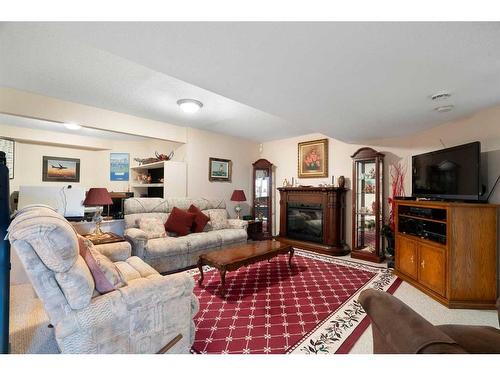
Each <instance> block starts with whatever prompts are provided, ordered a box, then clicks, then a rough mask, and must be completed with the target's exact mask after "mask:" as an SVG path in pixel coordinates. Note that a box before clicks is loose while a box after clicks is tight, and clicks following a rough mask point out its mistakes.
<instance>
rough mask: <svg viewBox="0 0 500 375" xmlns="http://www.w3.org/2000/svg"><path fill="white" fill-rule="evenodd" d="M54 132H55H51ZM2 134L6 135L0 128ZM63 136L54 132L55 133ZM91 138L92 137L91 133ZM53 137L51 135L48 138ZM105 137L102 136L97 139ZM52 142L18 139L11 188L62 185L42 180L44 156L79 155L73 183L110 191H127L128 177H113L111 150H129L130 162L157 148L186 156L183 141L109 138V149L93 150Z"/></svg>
mask: <svg viewBox="0 0 500 375" xmlns="http://www.w3.org/2000/svg"><path fill="white" fill-rule="evenodd" d="M49 133H52V132H49ZM0 136H5V135H4V134H3V133H2V132H1V128H0ZM58 136H60V134H59V133H55V132H53V133H52V137H58ZM89 138H90V137H89ZM49 139H50V138H49ZM96 141H102V140H96ZM68 146H71V147H65V146H63V145H58V146H52V145H44V144H35V143H24V142H19V141H18V142H16V145H15V162H14V179H13V180H11V181H10V189H11V191H15V190H19V186H21V185H45V186H50V185H52V186H54V185H56V186H58V185H60V186H63V185H67V184H66V183H62V182H42V158H43V156H58V157H68V158H78V159H80V182H79V183H72V185H76V186H83V187H85V188H90V187H105V188H107V189H108V190H109V191H128V189H129V181H110V176H109V173H110V171H109V155H110V153H111V152H127V153H129V154H130V164H131V165H132V166H133V165H137V163H136V162H134V160H133V159H134V158H136V157H140V158H145V157H150V156H152V154H153V153H154V151H155V150H157V151H158V152H161V153H167V154H168V153H169V152H170V151H171V150H174V149H175V150H176V155H175V157H174V160H183V159H184V154H183V150H184V148H183V145H180V144H177V143H173V142H166V141H155V140H150V139H144V140H142V141H110V140H108V141H107V146H108V147H109V150H105V151H94V150H87V149H81V148H75V145H71V144H70V145H68Z"/></svg>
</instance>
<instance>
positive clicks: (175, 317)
mask: <svg viewBox="0 0 500 375" xmlns="http://www.w3.org/2000/svg"><path fill="white" fill-rule="evenodd" d="M193 287H194V281H193V278H192V277H190V276H189V275H187V274H184V273H182V274H175V275H169V276H161V275H159V274H151V275H149V276H147V277H141V278H138V279H133V280H130V281H129V282H128V285H127V286H125V287H122V288H119V289H117V290H115V291H113V292H110V293H107V294H104V295H101V296H98V297H95V298H93V299H92V301H91V303H90V305H88V306H86V307H85V308H83V309H80V310H71V312H70V313H69V314H68V315H67V316H66V317H65V319H63V320H61V321H60V322H58V323H57V325H56V326H55V333H56V339H57V342H58V344H59V346H60V349H61V351H62V352H63V353H139V352H143V353H144V352H145V353H156V352H158V351H159V350H160V349H162V348H163V347H164V346H165V345H166V344H167V343H168V342H169V341H170V340H171V339H172V338H173V337H175V336H177V335H178V334H182V336H183V339H182V342H181V343H180V344H178V345H180V346H181V347H182V348H183V350H182V351H183V352H187V351H188V350H189V347H190V346H191V344H192V340H193V339H194V324H193V317H194V315H195V314H196V313H197V312H198V308H199V307H198V306H199V305H198V301H197V299H196V297H195V296H194V294H193ZM145 337H147V338H148V340H144V338H145ZM146 343H147V345H146Z"/></svg>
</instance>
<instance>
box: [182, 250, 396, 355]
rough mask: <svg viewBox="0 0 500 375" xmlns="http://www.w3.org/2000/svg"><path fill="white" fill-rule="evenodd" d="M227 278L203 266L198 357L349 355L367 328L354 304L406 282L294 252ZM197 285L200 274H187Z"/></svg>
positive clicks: (372, 269) (379, 269) (347, 263)
mask: <svg viewBox="0 0 500 375" xmlns="http://www.w3.org/2000/svg"><path fill="white" fill-rule="evenodd" d="M287 261H288V257H287V256H286V255H281V256H279V257H277V258H274V259H272V260H271V261H270V262H267V261H264V262H259V263H256V264H253V265H251V266H249V267H242V268H240V269H239V270H238V271H235V272H229V273H228V274H226V286H227V293H226V296H225V297H220V295H219V293H218V291H219V284H220V278H219V272H218V271H217V270H214V269H213V268H210V267H205V268H204V272H205V270H206V273H205V280H204V284H203V286H202V287H199V286H198V283H196V287H195V291H194V292H195V294H196V295H197V296H198V299H199V301H200V311H199V313H198V314H197V315H196V316H195V319H194V321H195V324H196V337H195V342H194V344H193V348H192V349H193V350H192V351H193V352H194V353H202V354H206V353H213V354H216V353H220V354H226V353H234V354H253V353H261V354H262V353H271V354H272V353H275V354H285V353H303V354H323V353H325V354H327V353H347V352H349V350H350V349H351V348H352V346H353V345H354V343H355V342H356V341H357V340H358V339H359V337H360V336H361V334H362V333H363V331H364V330H365V329H366V328H367V327H368V326H369V324H370V323H369V318H368V317H367V316H366V314H365V312H364V311H363V308H362V307H361V305H360V304H359V303H358V302H357V300H356V299H357V297H358V295H359V293H360V292H361V291H362V290H364V289H367V288H375V289H379V290H385V291H388V292H390V293H392V292H394V291H395V290H396V288H397V287H398V286H399V285H400V283H401V280H400V279H397V278H396V277H395V276H393V275H392V272H391V270H388V269H387V268H383V266H379V267H377V266H371V265H366V264H362V263H359V262H356V261H352V260H346V259H341V258H336V257H331V256H327V255H319V254H315V253H311V252H307V251H303V250H296V251H295V256H294V257H293V266H292V267H291V268H290V267H289V266H288V262H287ZM186 272H189V273H190V274H192V275H193V276H194V278H195V280H196V281H197V280H198V278H199V273H198V270H190V271H186Z"/></svg>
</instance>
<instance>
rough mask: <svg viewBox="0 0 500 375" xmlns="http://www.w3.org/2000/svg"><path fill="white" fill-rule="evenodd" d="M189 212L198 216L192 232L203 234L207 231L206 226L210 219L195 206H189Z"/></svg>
mask: <svg viewBox="0 0 500 375" xmlns="http://www.w3.org/2000/svg"><path fill="white" fill-rule="evenodd" d="M188 212H191V213H193V214H195V215H196V216H195V218H194V222H193V228H192V232H194V233H200V232H203V229H205V225H207V223H208V222H209V220H210V218H209V217H208V216H207V215H205V214H204V213H203V212H201V210H200V209H199V208H198V207H196V206H195V205H193V204H192V205H191V206H189V209H188Z"/></svg>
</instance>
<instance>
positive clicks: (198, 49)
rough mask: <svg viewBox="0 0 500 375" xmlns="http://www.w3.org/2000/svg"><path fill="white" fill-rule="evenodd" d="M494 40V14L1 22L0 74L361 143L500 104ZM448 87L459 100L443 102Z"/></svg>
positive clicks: (258, 132)
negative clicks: (401, 19) (477, 19)
mask: <svg viewBox="0 0 500 375" xmlns="http://www.w3.org/2000/svg"><path fill="white" fill-rule="evenodd" d="M499 47H500V24H499V23H449V22H448V23H346V22H344V23H332V22H330V23H278V22H274V23H185V22H184V23H172V22H163V23H22V24H21V23H13V24H12V23H9V24H5V23H4V24H2V25H1V26H0V49H2V52H1V53H2V60H1V61H0V85H4V86H9V87H15V88H19V89H23V90H28V91H33V92H37V93H41V94H45V95H49V96H54V97H58V98H62V99H66V100H72V101H75V102H79V103H83V104H88V105H94V106H97V107H101V108H107V109H111V110H116V111H121V112H125V113H130V114H134V115H138V116H143V117H147V118H151V119H155V120H160V121H165V122H170V123H174V124H177V125H184V126H192V127H197V128H203V129H207V130H214V131H218V132H222V133H227V134H230V135H236V136H241V137H245V138H250V139H254V140H259V141H261V140H269V139H276V138H284V137H289V136H295V135H298V134H305V133H309V132H320V133H324V134H326V135H328V136H331V137H334V138H338V139H342V140H345V141H348V142H361V141H363V140H366V139H372V138H380V137H392V136H402V135H408V134H412V133H415V132H417V131H420V130H424V129H427V128H429V127H433V126H436V125H438V124H440V123H442V122H446V121H450V120H453V119H456V118H459V117H463V116H466V115H469V114H471V113H472V112H475V111H477V110H480V109H482V108H485V107H489V106H492V105H495V104H498V103H500V90H498V87H500V74H499V73H500V48H499ZM174 77H175V78H174ZM443 89H444V90H449V91H451V92H452V94H453V96H452V98H451V100H449V103H451V104H454V105H455V110H454V111H452V112H448V113H445V114H438V113H436V112H434V111H432V108H433V107H434V106H435V103H432V102H431V101H430V99H429V97H428V96H429V95H430V94H433V93H435V92H436V91H440V90H443ZM183 97H193V98H195V99H199V100H201V101H202V102H203V103H204V104H205V105H204V107H203V109H202V111H201V112H200V113H199V114H197V115H196V116H191V117H187V116H186V115H184V114H183V113H181V112H180V111H179V109H178V108H177V106H176V105H175V101H176V100H177V99H180V98H183ZM229 98H230V99H229Z"/></svg>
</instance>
